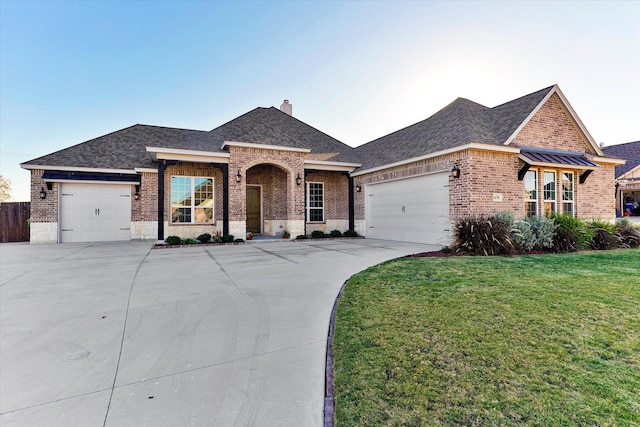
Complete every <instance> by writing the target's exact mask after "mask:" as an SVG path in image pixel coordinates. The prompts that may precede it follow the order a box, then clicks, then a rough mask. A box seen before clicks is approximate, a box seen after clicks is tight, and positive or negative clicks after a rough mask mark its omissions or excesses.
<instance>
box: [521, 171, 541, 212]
mask: <svg viewBox="0 0 640 427" xmlns="http://www.w3.org/2000/svg"><path fill="white" fill-rule="evenodd" d="M537 213H538V173H537V172H536V171H527V173H526V175H525V176H524V214H525V215H526V216H528V217H529V216H535V215H537Z"/></svg>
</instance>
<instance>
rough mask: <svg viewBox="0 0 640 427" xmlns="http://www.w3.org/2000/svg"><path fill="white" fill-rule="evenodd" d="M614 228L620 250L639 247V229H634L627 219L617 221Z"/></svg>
mask: <svg viewBox="0 0 640 427" xmlns="http://www.w3.org/2000/svg"><path fill="white" fill-rule="evenodd" d="M615 227H616V235H617V236H618V239H619V244H620V247H621V248H637V247H640V229H638V228H636V227H634V226H633V224H632V223H631V222H630V221H629V220H628V219H627V218H622V219H618V220H617V221H616V226H615Z"/></svg>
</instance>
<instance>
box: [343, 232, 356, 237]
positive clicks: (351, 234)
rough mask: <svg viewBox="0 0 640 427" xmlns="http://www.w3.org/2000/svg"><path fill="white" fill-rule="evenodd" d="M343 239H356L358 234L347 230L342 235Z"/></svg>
mask: <svg viewBox="0 0 640 427" xmlns="http://www.w3.org/2000/svg"><path fill="white" fill-rule="evenodd" d="M343 236H344V237H358V233H356V231H355V230H347V231H345V232H344V234H343Z"/></svg>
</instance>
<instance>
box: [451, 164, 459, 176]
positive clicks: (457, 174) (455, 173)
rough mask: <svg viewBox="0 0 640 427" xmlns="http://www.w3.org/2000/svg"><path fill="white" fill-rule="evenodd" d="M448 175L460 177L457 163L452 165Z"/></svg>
mask: <svg viewBox="0 0 640 427" xmlns="http://www.w3.org/2000/svg"><path fill="white" fill-rule="evenodd" d="M449 176H450V177H451V178H455V179H458V178H460V168H459V167H458V165H454V166H453V169H451V173H450V174H449Z"/></svg>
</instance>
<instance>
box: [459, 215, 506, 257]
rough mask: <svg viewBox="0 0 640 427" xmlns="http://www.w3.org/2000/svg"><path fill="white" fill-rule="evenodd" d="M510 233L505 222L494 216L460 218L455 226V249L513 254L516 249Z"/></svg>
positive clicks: (484, 253)
mask: <svg viewBox="0 0 640 427" xmlns="http://www.w3.org/2000/svg"><path fill="white" fill-rule="evenodd" d="M509 234H510V233H509V230H508V229H507V228H506V227H505V224H504V222H503V221H501V220H500V219H496V218H495V217H493V216H491V217H487V216H484V215H480V216H471V217H464V218H460V219H458V220H457V221H456V222H455V224H454V227H453V240H454V243H453V249H454V250H455V251H456V252H463V253H468V254H471V255H485V256H489V255H512V254H514V253H515V252H516V250H515V247H514V246H513V243H512V242H511V238H510V236H509Z"/></svg>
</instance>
